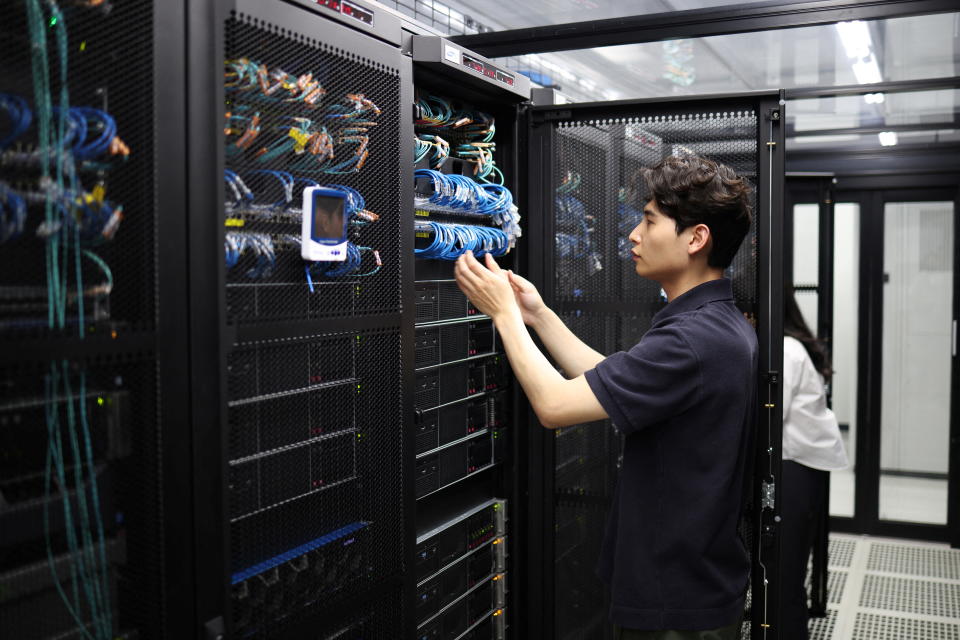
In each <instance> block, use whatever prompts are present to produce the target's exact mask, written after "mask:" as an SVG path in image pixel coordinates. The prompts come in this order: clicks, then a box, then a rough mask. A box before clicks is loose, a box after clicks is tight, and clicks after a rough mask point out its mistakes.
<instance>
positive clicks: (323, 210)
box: [311, 194, 344, 242]
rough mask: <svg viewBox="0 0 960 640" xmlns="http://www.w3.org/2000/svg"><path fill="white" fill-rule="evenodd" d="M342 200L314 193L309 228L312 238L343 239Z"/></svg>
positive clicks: (338, 240) (337, 240)
mask: <svg viewBox="0 0 960 640" xmlns="http://www.w3.org/2000/svg"><path fill="white" fill-rule="evenodd" d="M343 200H344V199H343V198H337V197H335V196H324V195H321V194H314V196H313V229H312V230H311V236H312V237H313V239H314V240H333V241H336V242H342V241H343V239H344V237H343Z"/></svg>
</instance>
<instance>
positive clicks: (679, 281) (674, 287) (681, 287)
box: [660, 267, 723, 302]
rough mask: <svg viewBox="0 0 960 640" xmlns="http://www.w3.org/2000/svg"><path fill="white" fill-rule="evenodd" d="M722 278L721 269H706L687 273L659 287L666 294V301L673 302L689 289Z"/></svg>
mask: <svg viewBox="0 0 960 640" xmlns="http://www.w3.org/2000/svg"><path fill="white" fill-rule="evenodd" d="M722 277H723V269H716V268H712V267H707V268H705V269H698V270H696V271H688V272H685V273H683V274H681V275H680V276H679V277H677V278H676V279H674V280H672V281H670V282H661V283H660V286H661V287H663V290H664V291H665V292H666V294H667V300H668V301H669V302H673V301H674V300H676V299H677V298H679V297H680V296H682V295H683V294H685V293H686V292H687V291H690V289H693V288H694V287H698V286H700V285H701V284H703V283H704V282H710V281H711V280H718V279H720V278H722Z"/></svg>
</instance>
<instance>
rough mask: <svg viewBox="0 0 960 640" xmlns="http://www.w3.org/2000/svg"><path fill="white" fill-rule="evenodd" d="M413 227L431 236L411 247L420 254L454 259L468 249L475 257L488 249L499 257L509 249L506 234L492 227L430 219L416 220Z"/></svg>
mask: <svg viewBox="0 0 960 640" xmlns="http://www.w3.org/2000/svg"><path fill="white" fill-rule="evenodd" d="M416 230H417V231H418V234H424V235H426V236H427V237H429V238H431V241H430V243H429V244H428V245H427V246H426V247H423V248H420V249H414V253H415V254H416V255H417V256H419V257H420V258H426V259H433V260H448V261H453V260H456V259H457V258H459V257H460V256H462V255H463V254H464V253H466V252H467V251H472V252H473V254H474V255H475V256H477V257H481V256H483V255H485V254H487V253H489V254H491V255H493V256H497V257H499V256H502V255H505V254H506V253H507V251H509V249H510V238H509V237H508V236H507V234H506V233H504V232H503V231H501V230H500V229H495V228H493V227H481V226H473V225H466V224H448V223H443V222H433V221H430V222H421V223H418V224H417V225H416Z"/></svg>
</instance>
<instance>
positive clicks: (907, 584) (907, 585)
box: [860, 574, 960, 637]
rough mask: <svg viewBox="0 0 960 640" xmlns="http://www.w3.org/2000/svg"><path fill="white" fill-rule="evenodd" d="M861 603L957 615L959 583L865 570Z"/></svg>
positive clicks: (944, 615) (894, 608)
mask: <svg viewBox="0 0 960 640" xmlns="http://www.w3.org/2000/svg"><path fill="white" fill-rule="evenodd" d="M860 606H861V607H867V608H870V609H886V610H888V611H903V612H906V613H919V614H923V615H930V616H940V617H944V618H960V584H948V583H942V582H927V581H924V580H912V579H910V578H894V577H889V576H878V575H872V574H867V575H866V576H864V580H863V591H862V592H861V593H860ZM909 637H914V636H909Z"/></svg>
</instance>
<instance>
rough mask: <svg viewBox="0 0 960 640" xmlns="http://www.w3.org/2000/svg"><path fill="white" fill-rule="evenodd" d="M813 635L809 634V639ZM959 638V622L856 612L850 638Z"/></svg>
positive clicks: (898, 639)
mask: <svg viewBox="0 0 960 640" xmlns="http://www.w3.org/2000/svg"><path fill="white" fill-rule="evenodd" d="M812 638H813V636H812V635H811V640H812ZM908 639H909V640H921V639H922V640H960V623H956V624H953V623H948V622H935V621H932V620H913V619H910V618H897V617H894V616H883V615H878V614H875V613H858V614H857V618H856V622H855V623H854V628H853V636H852V640H908Z"/></svg>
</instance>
